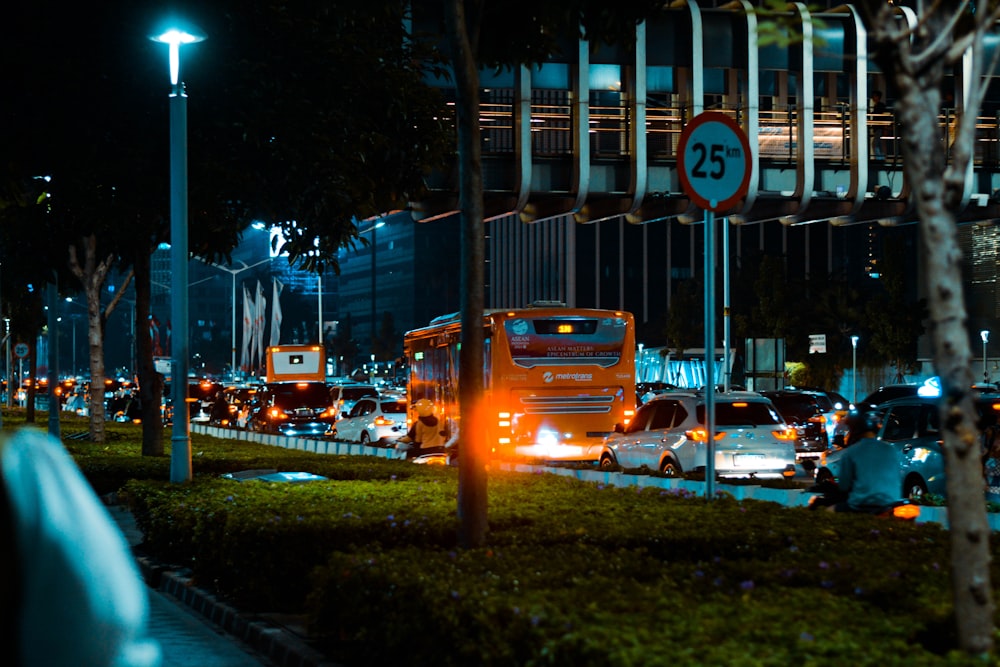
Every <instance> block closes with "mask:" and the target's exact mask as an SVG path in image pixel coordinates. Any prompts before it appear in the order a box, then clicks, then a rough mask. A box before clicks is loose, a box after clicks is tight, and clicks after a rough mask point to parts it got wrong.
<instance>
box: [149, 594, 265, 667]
mask: <svg viewBox="0 0 1000 667" xmlns="http://www.w3.org/2000/svg"><path fill="white" fill-rule="evenodd" d="M147 590H148V591H149V604H150V610H151V612H152V613H151V617H150V627H151V628H152V631H153V636H155V637H156V638H157V639H158V640H159V642H160V647H161V648H162V650H163V667H261V666H262V665H264V666H266V667H272V666H273V665H274V663H273V662H271V661H270V660H268V659H267V658H265V657H264V656H261V655H259V654H257V653H256V652H254V651H253V650H252V649H250V648H248V647H246V646H245V645H243V644H242V643H241V642H239V641H238V640H236V639H235V638H233V637H230V636H229V635H227V634H225V633H223V632H221V631H220V630H217V629H216V628H215V627H214V626H212V625H210V624H209V623H208V622H207V621H206V620H205V619H204V617H202V616H200V615H198V614H196V613H195V612H193V611H191V610H190V609H188V608H187V607H185V606H184V605H182V604H181V603H180V602H178V601H177V600H175V599H174V598H173V597H171V596H169V595H167V594H165V593H162V592H160V591H157V590H154V589H152V588H147Z"/></svg>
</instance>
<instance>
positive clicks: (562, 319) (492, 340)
mask: <svg viewBox="0 0 1000 667" xmlns="http://www.w3.org/2000/svg"><path fill="white" fill-rule="evenodd" d="M483 330H484V342H483V379H484V389H485V394H484V396H483V399H484V405H483V407H484V411H483V414H484V415H485V421H486V431H485V433H484V434H483V435H484V437H486V438H487V440H488V442H489V446H490V451H491V455H492V456H493V457H495V458H502V459H524V458H529V459H542V460H557V461H596V460H597V459H598V457H599V456H600V452H601V445H602V444H603V441H604V437H605V436H606V435H608V434H609V433H611V432H612V431H613V430H614V426H615V424H617V423H623V424H625V423H628V422H629V420H630V419H631V418H632V415H633V414H634V413H635V403H636V394H635V321H634V318H633V316H632V314H631V313H627V312H624V311H619V310H598V309H589V308H567V307H564V306H561V305H551V304H537V305H533V306H531V307H528V308H518V309H508V310H500V309H496V310H487V311H486V312H485V313H484V315H483ZM461 333H462V331H461V318H460V315H459V314H458V313H453V314H451V315H443V316H441V317H438V318H435V319H434V320H432V321H431V323H430V325H429V326H426V327H423V328H420V329H415V330H413V331H409V332H407V333H406V334H405V336H404V339H403V348H404V354H405V356H406V360H407V361H408V362H409V377H408V385H407V396H408V399H409V403H410V406H411V414H413V412H412V406H413V405H414V404H415V403H416V402H417V401H418V400H420V399H422V398H427V399H430V400H432V401H433V402H434V405H435V407H436V414H437V416H438V418H439V419H441V418H443V419H444V420H445V422H446V423H451V424H455V425H458V418H459V415H458V375H459V374H458V361H459V350H460V348H461Z"/></svg>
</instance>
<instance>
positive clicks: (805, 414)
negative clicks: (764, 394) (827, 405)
mask: <svg viewBox="0 0 1000 667" xmlns="http://www.w3.org/2000/svg"><path fill="white" fill-rule="evenodd" d="M768 398H770V399H771V402H772V403H774V407H776V408H778V412H780V413H781V415H782V416H783V417H784V418H785V419H788V420H791V421H796V422H804V421H808V420H809V418H810V417H812V416H814V415H815V414H816V406H815V405H814V404H813V401H812V398H811V397H808V396H796V395H785V396H768Z"/></svg>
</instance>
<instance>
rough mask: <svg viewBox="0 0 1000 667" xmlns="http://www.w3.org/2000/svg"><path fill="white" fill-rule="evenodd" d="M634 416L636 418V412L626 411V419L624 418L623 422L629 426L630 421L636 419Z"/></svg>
mask: <svg viewBox="0 0 1000 667" xmlns="http://www.w3.org/2000/svg"><path fill="white" fill-rule="evenodd" d="M634 416H635V410H626V411H625V418H624V420H623V421H624V423H625V425H626V426H628V423H629V422H630V421H632V417H634Z"/></svg>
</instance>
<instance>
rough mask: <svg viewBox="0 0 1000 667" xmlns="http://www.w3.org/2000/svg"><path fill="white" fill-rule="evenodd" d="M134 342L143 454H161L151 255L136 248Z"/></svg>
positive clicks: (160, 398)
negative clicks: (151, 329)
mask: <svg viewBox="0 0 1000 667" xmlns="http://www.w3.org/2000/svg"><path fill="white" fill-rule="evenodd" d="M134 267H135V310H134V312H133V316H134V317H135V322H133V327H134V334H133V336H134V339H133V340H134V342H133V344H134V345H135V357H136V358H135V364H136V375H137V376H138V380H139V404H140V406H141V408H142V455H143V456H163V454H164V450H163V417H162V416H161V414H160V405H161V404H162V402H163V377H162V376H161V375H160V374H159V373H157V372H156V367H155V365H154V364H153V339H152V338H151V337H150V335H149V312H150V308H149V306H150V282H149V281H150V277H149V270H150V257H149V253H148V252H144V251H143V250H139V251H138V253H136V258H135V263H134Z"/></svg>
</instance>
